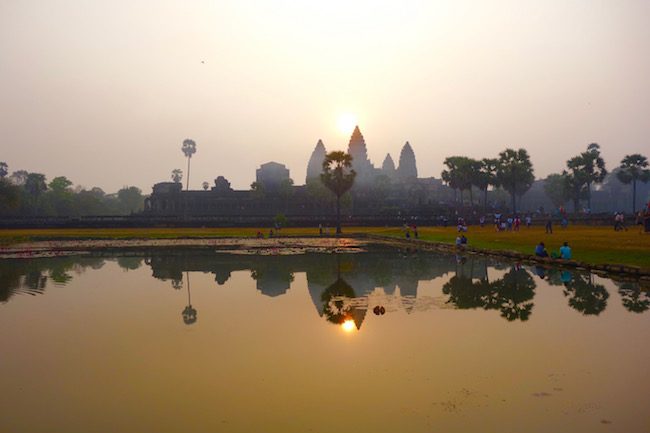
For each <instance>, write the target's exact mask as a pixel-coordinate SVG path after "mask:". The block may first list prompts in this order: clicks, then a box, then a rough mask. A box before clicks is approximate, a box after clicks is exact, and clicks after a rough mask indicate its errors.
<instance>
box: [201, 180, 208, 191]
mask: <svg viewBox="0 0 650 433" xmlns="http://www.w3.org/2000/svg"><path fill="white" fill-rule="evenodd" d="M201 186H202V187H203V191H207V190H208V188H210V184H209V183H208V182H206V181H203V183H202V184H201Z"/></svg>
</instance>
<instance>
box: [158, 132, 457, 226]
mask: <svg viewBox="0 0 650 433" xmlns="http://www.w3.org/2000/svg"><path fill="white" fill-rule="evenodd" d="M347 151H348V153H349V154H350V155H351V156H352V167H353V169H354V170H355V171H356V173H357V177H356V179H355V182H354V186H353V188H352V190H351V192H350V193H349V196H350V198H351V200H346V203H345V209H344V211H345V213H346V214H347V215H349V216H353V215H354V216H359V215H405V214H412V215H416V214H419V213H423V212H430V211H431V207H432V206H435V205H438V204H439V202H440V198H441V197H443V198H444V196H445V194H448V189H447V188H446V187H444V186H443V185H442V182H441V181H440V180H439V179H435V178H418V171H417V166H416V159H415V152H414V151H413V148H412V147H411V144H410V143H409V142H408V141H407V142H406V143H405V144H404V146H403V147H402V149H401V151H400V156H399V164H398V166H397V167H396V166H395V163H394V161H393V158H392V157H391V156H390V154H387V155H386V157H385V159H384V161H383V163H382V165H381V167H380V168H377V167H375V166H374V164H373V163H372V162H371V161H370V158H369V157H368V148H367V144H366V140H365V138H364V136H363V134H362V133H361V130H360V129H359V127H358V126H357V127H355V128H354V131H353V132H352V135H351V137H350V140H349V142H348V148H347ZM326 154H327V149H326V147H325V144H324V143H323V141H322V140H318V142H317V143H316V147H315V148H314V151H313V152H312V154H311V156H310V158H309V161H308V162H307V170H306V176H305V185H294V184H293V183H294V182H293V180H292V179H291V174H290V170H289V168H287V167H286V166H285V165H283V164H281V163H278V162H274V161H271V162H267V163H264V164H262V165H261V166H260V167H259V168H258V169H257V170H256V173H255V174H256V176H255V181H254V182H253V183H252V185H251V189H250V190H233V189H232V188H231V186H230V182H228V180H227V179H225V178H224V177H223V176H218V177H217V178H216V179H215V181H214V186H213V187H212V188H209V189H208V188H206V189H205V190H194V191H184V190H183V189H182V186H181V184H180V183H175V182H161V183H157V184H155V185H154V186H153V192H152V194H151V196H150V197H149V198H148V199H147V200H146V203H145V213H146V214H148V215H153V216H183V217H187V216H214V217H229V218H231V219H232V218H233V217H237V218H238V219H240V220H242V221H244V220H245V219H246V218H249V217H250V218H255V217H258V218H259V217H273V216H275V215H278V214H283V215H285V216H287V217H293V216H325V215H332V213H333V210H334V200H333V195H332V194H331V193H330V192H329V191H328V190H327V189H325V187H324V186H323V184H322V183H321V181H320V174H321V173H322V171H323V161H324V160H325V156H326Z"/></svg>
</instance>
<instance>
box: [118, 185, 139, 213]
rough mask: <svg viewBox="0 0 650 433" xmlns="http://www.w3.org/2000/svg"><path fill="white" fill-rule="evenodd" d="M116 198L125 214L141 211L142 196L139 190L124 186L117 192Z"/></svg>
mask: <svg viewBox="0 0 650 433" xmlns="http://www.w3.org/2000/svg"><path fill="white" fill-rule="evenodd" d="M117 198H118V199H119V201H120V204H121V205H122V209H124V211H125V212H127V213H133V212H138V211H140V210H142V206H143V204H144V196H143V195H142V191H141V190H140V188H138V187H135V186H125V187H124V188H122V189H120V190H119V191H118V192H117Z"/></svg>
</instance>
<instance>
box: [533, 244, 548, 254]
mask: <svg viewBox="0 0 650 433" xmlns="http://www.w3.org/2000/svg"><path fill="white" fill-rule="evenodd" d="M535 255H536V256H537V257H548V251H546V246H545V245H544V242H540V243H538V244H537V246H536V247H535Z"/></svg>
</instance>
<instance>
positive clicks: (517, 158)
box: [496, 149, 535, 213]
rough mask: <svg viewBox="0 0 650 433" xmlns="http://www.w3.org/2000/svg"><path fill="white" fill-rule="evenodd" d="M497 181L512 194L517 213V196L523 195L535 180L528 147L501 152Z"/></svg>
mask: <svg viewBox="0 0 650 433" xmlns="http://www.w3.org/2000/svg"><path fill="white" fill-rule="evenodd" d="M496 176H497V181H498V182H499V185H501V186H503V188H504V189H505V190H506V191H508V192H509V193H510V195H511V196H512V212H513V213H517V201H516V196H520V197H521V196H522V195H524V193H525V192H526V191H528V190H529V189H530V187H531V186H532V185H533V181H534V180H535V175H534V174H533V164H532V163H531V162H530V157H529V156H528V152H526V149H519V150H514V149H506V150H504V151H503V152H501V153H500V154H499V161H498V164H497V173H496Z"/></svg>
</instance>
